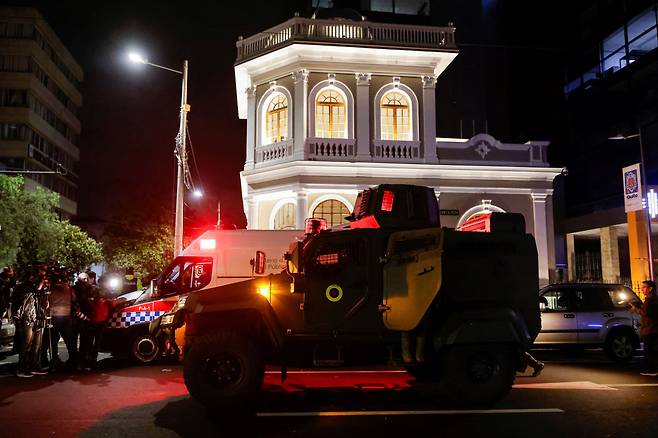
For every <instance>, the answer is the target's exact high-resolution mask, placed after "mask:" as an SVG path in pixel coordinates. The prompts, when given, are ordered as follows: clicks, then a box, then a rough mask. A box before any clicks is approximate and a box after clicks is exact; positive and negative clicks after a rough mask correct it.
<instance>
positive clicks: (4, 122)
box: [0, 6, 83, 218]
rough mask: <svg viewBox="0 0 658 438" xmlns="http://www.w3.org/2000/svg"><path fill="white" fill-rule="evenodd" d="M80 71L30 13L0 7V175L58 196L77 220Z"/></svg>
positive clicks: (63, 207) (63, 212)
mask: <svg viewBox="0 0 658 438" xmlns="http://www.w3.org/2000/svg"><path fill="white" fill-rule="evenodd" d="M82 80H83V71H82V68H81V67H80V65H79V64H78V63H77V62H76V61H75V59H74V58H73V56H71V54H70V53H69V51H68V50H67V49H66V47H64V45H63V44H62V42H61V41H60V40H59V38H58V37H57V35H56V34H55V33H54V32H53V30H52V29H51V28H50V26H49V25H48V23H46V21H45V20H44V18H43V17H42V16H41V14H40V13H39V12H38V11H36V10H35V9H31V8H18V7H6V6H1V7H0V172H1V171H4V172H5V173H10V174H14V173H16V172H22V175H23V176H24V177H25V187H26V189H28V190H30V189H34V188H36V187H43V188H46V189H48V190H52V191H54V192H57V193H58V194H59V195H60V205H59V210H60V214H61V216H62V217H66V218H70V217H72V216H75V215H76V214H77V189H78V175H77V173H76V170H75V169H76V166H77V163H78V161H79V159H80V150H79V148H78V139H79V135H80V129H81V128H80V119H79V112H80V108H81V106H82V95H81V93H80V85H81V83H82Z"/></svg>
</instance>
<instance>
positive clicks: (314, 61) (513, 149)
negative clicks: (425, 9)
mask: <svg viewBox="0 0 658 438" xmlns="http://www.w3.org/2000/svg"><path fill="white" fill-rule="evenodd" d="M454 31H455V29H454V28H453V27H422V26H408V25H392V24H381V23H371V22H367V21H349V20H337V19H334V20H315V19H306V18H300V17H295V18H293V19H291V20H288V21H286V22H285V23H282V24H280V25H278V26H275V27H273V28H271V29H268V30H266V31H264V32H262V33H259V34H257V35H254V36H252V37H249V38H246V39H240V40H239V41H238V42H237V47H238V58H237V61H236V65H235V79H236V91H237V102H238V112H239V116H240V118H243V119H247V142H246V147H247V150H246V162H245V166H244V171H242V172H241V174H240V176H241V182H242V196H243V200H244V211H245V215H246V217H247V223H248V225H247V226H248V228H250V229H284V228H298V229H301V228H303V226H304V220H305V219H306V218H309V217H324V218H326V219H327V222H328V224H329V225H336V224H338V223H341V222H343V221H345V219H344V217H345V216H347V215H348V213H349V212H350V211H351V209H352V207H353V204H354V201H355V199H356V195H357V193H358V192H359V191H360V190H363V189H365V188H367V187H370V186H374V185H377V184H381V183H405V184H417V185H424V186H430V187H433V188H434V190H435V192H436V196H437V198H438V199H439V205H440V208H441V224H442V225H443V226H447V227H455V226H458V225H459V224H461V223H462V222H464V221H465V220H467V219H468V218H469V217H471V216H472V215H474V214H477V213H480V212H482V211H511V212H518V213H522V214H523V216H524V217H525V220H526V227H527V231H528V232H530V233H532V234H533V235H534V236H535V239H536V241H537V247H538V252H539V272H540V282H541V283H547V282H548V281H549V279H552V275H553V272H554V270H555V255H554V252H555V251H554V232H553V230H554V227H553V206H552V193H553V179H554V178H555V176H557V175H558V174H560V172H561V169H557V168H551V167H548V161H547V159H546V149H547V146H548V143H547V142H534V141H533V142H528V143H525V144H504V143H501V142H499V141H497V140H496V139H494V138H493V137H491V136H489V135H487V134H479V135H476V136H475V137H473V138H471V139H452V138H437V135H436V116H437V115H436V105H435V95H436V92H437V90H436V81H437V78H438V76H439V75H440V74H441V73H442V72H443V71H444V70H445V69H446V68H447V67H448V65H449V64H450V63H451V62H452V60H453V59H454V58H455V57H456V56H457V53H458V51H457V46H456V44H455V40H454ZM438 92H439V93H440V92H441V90H438ZM438 116H439V117H440V116H441V115H440V114H439V115H438Z"/></svg>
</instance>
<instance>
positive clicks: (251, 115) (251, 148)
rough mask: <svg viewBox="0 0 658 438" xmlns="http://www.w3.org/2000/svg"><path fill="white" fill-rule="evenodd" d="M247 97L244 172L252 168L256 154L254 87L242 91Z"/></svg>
mask: <svg viewBox="0 0 658 438" xmlns="http://www.w3.org/2000/svg"><path fill="white" fill-rule="evenodd" d="M244 92H245V94H246V95H247V154H246V157H247V158H246V160H245V162H244V170H249V169H253V168H254V163H255V161H256V160H255V154H256V119H257V117H256V86H255V85H254V86H251V87H249V88H247V89H245V90H244Z"/></svg>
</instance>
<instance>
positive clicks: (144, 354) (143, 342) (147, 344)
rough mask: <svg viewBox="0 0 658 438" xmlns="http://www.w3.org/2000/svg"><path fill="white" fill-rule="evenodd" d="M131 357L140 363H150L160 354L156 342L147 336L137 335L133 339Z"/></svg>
mask: <svg viewBox="0 0 658 438" xmlns="http://www.w3.org/2000/svg"><path fill="white" fill-rule="evenodd" d="M131 352H132V356H133V357H134V358H135V359H137V361H138V362H140V363H144V364H146V363H151V362H153V361H154V360H155V359H156V358H157V357H158V353H159V352H160V347H158V342H157V341H156V340H155V339H154V338H153V336H151V335H149V334H144V335H139V336H137V337H136V338H135V340H134V341H133V345H132V350H131Z"/></svg>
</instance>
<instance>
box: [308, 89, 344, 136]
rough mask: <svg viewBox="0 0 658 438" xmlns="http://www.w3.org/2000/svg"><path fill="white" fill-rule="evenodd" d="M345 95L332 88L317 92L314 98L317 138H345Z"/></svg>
mask: <svg viewBox="0 0 658 438" xmlns="http://www.w3.org/2000/svg"><path fill="white" fill-rule="evenodd" d="M345 100H346V99H345V97H344V96H343V94H342V93H341V92H340V91H338V90H336V89H332V88H327V89H325V90H322V91H321V92H319V93H318V97H317V99H316V100H315V136H316V137H319V138H347V123H346V117H345Z"/></svg>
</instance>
